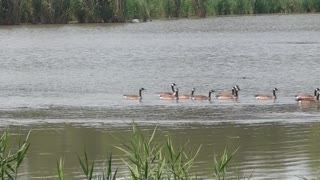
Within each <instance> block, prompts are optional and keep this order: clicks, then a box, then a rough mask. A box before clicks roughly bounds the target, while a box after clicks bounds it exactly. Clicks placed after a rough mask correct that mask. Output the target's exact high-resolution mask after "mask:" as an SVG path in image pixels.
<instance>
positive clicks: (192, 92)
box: [191, 89, 194, 97]
mask: <svg viewBox="0 0 320 180" xmlns="http://www.w3.org/2000/svg"><path fill="white" fill-rule="evenodd" d="M193 94H194V89H192V91H191V97H192V96H193Z"/></svg>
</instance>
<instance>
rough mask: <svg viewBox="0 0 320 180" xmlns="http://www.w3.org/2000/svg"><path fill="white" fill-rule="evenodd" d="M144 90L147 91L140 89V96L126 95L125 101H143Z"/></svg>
mask: <svg viewBox="0 0 320 180" xmlns="http://www.w3.org/2000/svg"><path fill="white" fill-rule="evenodd" d="M143 90H145V89H144V88H140V89H139V95H131V94H130V95H127V94H125V95H123V97H124V98H125V99H128V100H139V99H142V91H143Z"/></svg>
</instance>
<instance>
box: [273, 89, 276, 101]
mask: <svg viewBox="0 0 320 180" xmlns="http://www.w3.org/2000/svg"><path fill="white" fill-rule="evenodd" d="M273 97H274V98H275V99H276V98H277V96H276V90H273Z"/></svg>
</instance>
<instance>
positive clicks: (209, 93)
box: [208, 91, 212, 99]
mask: <svg viewBox="0 0 320 180" xmlns="http://www.w3.org/2000/svg"><path fill="white" fill-rule="evenodd" d="M211 93H212V91H209V95H208V97H209V99H210V98H211Z"/></svg>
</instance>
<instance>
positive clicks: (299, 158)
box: [0, 14, 320, 179]
mask: <svg viewBox="0 0 320 180" xmlns="http://www.w3.org/2000/svg"><path fill="white" fill-rule="evenodd" d="M319 24H320V15H318V14H311V15H272V16H241V17H219V18H207V19H195V20H172V21H160V20H158V21H152V22H150V23H140V24H116V25H114V24H112V25H110V24H86V25H41V26H2V27H0V57H1V60H0V119H1V121H0V126H1V127H3V128H5V127H10V129H11V132H12V133H13V134H14V133H17V132H18V131H19V129H20V128H21V129H22V131H23V132H26V131H27V130H29V129H31V128H32V129H33V131H32V139H31V143H32V144H31V149H30V152H29V154H28V156H27V159H26V161H25V162H24V164H23V167H22V169H21V173H22V174H21V177H23V178H24V179H37V178H38V179H54V178H55V177H56V174H57V173H56V167H55V166H56V161H57V160H58V159H59V157H60V156H63V157H64V158H65V161H66V163H65V173H66V177H67V178H68V179H79V178H80V175H81V172H80V166H79V163H78V160H77V157H76V155H77V154H81V153H82V152H83V149H84V147H87V150H88V153H89V156H90V158H92V159H96V160H97V161H98V162H101V161H102V159H104V158H105V157H106V154H107V153H108V152H111V151H112V152H113V154H115V157H116V159H115V164H116V165H117V166H118V167H119V168H124V166H123V164H122V162H121V161H120V160H119V157H121V153H120V152H119V151H118V150H116V149H115V148H112V147H113V146H114V145H119V144H121V143H122V142H119V140H116V139H114V138H113V137H114V136H116V137H121V138H122V139H123V141H126V140H127V138H126V137H128V136H129V131H128V129H130V123H131V122H132V121H133V120H134V121H135V122H137V123H138V124H139V126H141V127H142V128H143V129H152V128H153V127H154V125H156V124H157V125H159V126H160V133H163V134H166V135H168V134H169V135H170V136H171V137H173V139H174V141H175V142H176V143H177V144H183V143H184V142H186V141H187V140H190V142H191V145H192V146H195V147H197V146H199V145H200V144H202V151H201V153H200V156H199V158H198V160H197V163H196V171H197V172H198V174H199V175H201V176H202V177H204V178H210V177H212V176H210V175H211V172H212V170H210V168H212V157H213V152H218V153H221V152H222V151H223V149H224V148H228V149H230V150H234V149H236V148H237V147H240V149H239V151H238V153H237V155H236V157H235V159H234V161H233V163H232V168H231V170H230V171H231V172H233V173H231V174H230V175H231V176H232V174H237V172H236V171H238V173H240V174H241V173H244V172H245V173H246V174H250V173H251V172H252V171H253V179H298V178H297V176H300V175H301V176H305V177H319V176H320V172H319V166H320V141H319V138H320V131H319V128H320V127H319V126H320V113H319V109H320V108H319V105H318V104H312V105H310V106H309V105H299V104H297V103H296V102H295V101H294V95H296V94H299V93H309V94H311V93H312V91H313V89H314V88H316V87H319V86H320V80H319V76H318V74H319V68H318V66H319V65H318V62H319V57H320V51H319V49H320V26H319ZM172 82H175V83H176V84H177V85H178V87H179V90H180V91H181V93H189V91H190V90H191V88H193V87H195V88H196V94H207V92H208V91H209V90H210V89H214V90H215V91H216V92H220V91H224V90H228V89H230V88H231V87H232V86H234V85H235V84H238V85H239V86H240V87H241V91H240V98H239V100H238V101H222V100H216V99H214V100H213V101H212V102H211V103H209V102H207V101H204V102H195V101H188V100H184V101H182V100H180V101H179V102H171V101H161V100H159V99H158V97H157V96H156V94H155V93H156V92H159V91H169V90H170V84H171V83H172ZM140 87H144V88H146V89H147V91H146V92H145V93H144V94H143V100H142V101H141V102H137V101H127V100H124V99H122V94H125V93H134V94H136V93H138V89H139V88H140ZM274 87H277V88H278V89H279V90H280V91H279V93H278V94H277V95H278V99H277V100H276V101H275V102H273V101H266V102H259V101H257V100H255V99H254V97H253V95H254V94H256V93H269V94H271V90H272V89H273V88H274ZM159 136H160V137H162V135H159ZM160 137H159V138H160ZM15 138H16V137H15ZM236 168H238V170H237V169H236ZM125 174H126V172H125V171H124V170H122V173H120V175H121V176H125Z"/></svg>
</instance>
